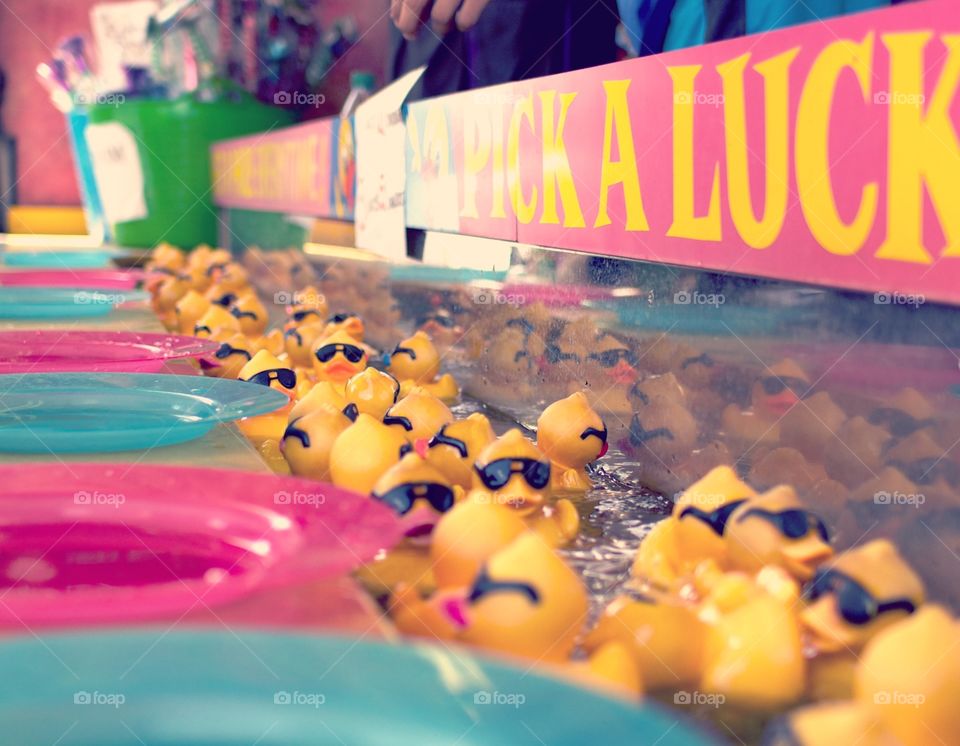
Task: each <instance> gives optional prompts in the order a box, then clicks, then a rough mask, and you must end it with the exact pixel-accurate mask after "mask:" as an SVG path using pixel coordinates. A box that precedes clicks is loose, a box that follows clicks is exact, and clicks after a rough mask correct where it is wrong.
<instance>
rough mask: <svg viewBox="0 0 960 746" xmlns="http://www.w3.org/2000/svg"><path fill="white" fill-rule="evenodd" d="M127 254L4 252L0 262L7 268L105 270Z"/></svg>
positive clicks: (50, 250)
mask: <svg viewBox="0 0 960 746" xmlns="http://www.w3.org/2000/svg"><path fill="white" fill-rule="evenodd" d="M126 253H127V252H124V251H118V250H115V249H114V250H111V249H95V250H91V251H88V250H77V249H74V250H70V249H64V250H62V251H58V250H56V249H44V250H43V251H20V250H18V251H10V250H7V251H5V252H3V254H2V256H0V261H2V262H3V264H4V265H6V266H7V267H21V268H25V269H26V268H29V269H103V268H105V267H110V266H111V262H112V261H113V260H114V259H115V258H117V257H121V256H124V255H125V254H126Z"/></svg>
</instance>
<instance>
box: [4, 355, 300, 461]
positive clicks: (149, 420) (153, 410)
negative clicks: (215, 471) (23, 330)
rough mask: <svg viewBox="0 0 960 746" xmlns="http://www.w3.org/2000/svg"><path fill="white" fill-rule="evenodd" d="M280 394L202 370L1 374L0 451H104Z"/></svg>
mask: <svg viewBox="0 0 960 746" xmlns="http://www.w3.org/2000/svg"><path fill="white" fill-rule="evenodd" d="M287 401H289V400H288V399H287V397H286V396H284V395H283V394H282V393H280V392H279V391H274V390H273V389H270V388H268V387H266V386H260V385H258V384H255V383H247V382H245V381H234V380H228V379H221V378H204V377H203V376H176V375H154V374H150V373H31V374H28V375H16V374H7V375H0V451H6V452H8V453H51V452H52V453H105V452H110V451H130V450H138V449H141V448H154V447H156V446H165V445H172V444H174V443H183V442H184V441H187V440H193V439H194V438H199V437H201V436H203V435H205V434H206V433H207V432H209V431H210V429H211V428H213V426H214V425H216V424H217V423H218V422H226V421H230V420H237V419H240V418H241V417H250V416H253V415H258V414H264V413H266V412H272V411H274V410H276V409H279V408H280V407H282V406H283V405H284V404H286V403H287Z"/></svg>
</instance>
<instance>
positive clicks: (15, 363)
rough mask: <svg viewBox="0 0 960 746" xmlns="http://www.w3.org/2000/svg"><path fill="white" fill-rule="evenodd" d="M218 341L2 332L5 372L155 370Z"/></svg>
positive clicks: (0, 356)
mask: <svg viewBox="0 0 960 746" xmlns="http://www.w3.org/2000/svg"><path fill="white" fill-rule="evenodd" d="M218 346H219V344H218V343H217V342H214V341H213V340H209V339H197V338H196V337H180V336H173V335H169V334H140V333H138V332H96V331H69V332H64V331H58V330H56V329H43V330H40V329H32V330H31V329H24V330H14V331H7V332H0V373H41V372H43V373H65V372H71V371H80V372H97V373H102V372H110V371H116V372H125V373H156V372H158V371H160V370H161V369H162V368H163V366H164V363H166V362H168V361H170V360H178V359H181V358H189V357H202V356H204V355H210V354H212V353H213V352H214V351H215V350H216V349H217V347H218Z"/></svg>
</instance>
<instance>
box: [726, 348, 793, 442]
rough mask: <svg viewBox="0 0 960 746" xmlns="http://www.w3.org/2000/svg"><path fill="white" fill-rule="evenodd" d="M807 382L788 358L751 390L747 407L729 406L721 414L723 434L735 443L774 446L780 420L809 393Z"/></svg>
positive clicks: (762, 377)
mask: <svg viewBox="0 0 960 746" xmlns="http://www.w3.org/2000/svg"><path fill="white" fill-rule="evenodd" d="M809 389H810V379H809V377H808V376H807V374H806V372H804V370H803V368H801V367H800V366H799V365H797V363H796V362H794V361H793V360H791V359H790V358H786V359H784V360H781V361H780V362H778V363H777V364H775V365H774V366H772V367H771V368H769V369H767V370H765V371H764V373H763V375H761V376H760V377H759V378H758V379H757V380H756V381H755V382H754V384H753V386H752V387H751V389H750V407H749V408H748V409H746V410H742V409H740V407H738V406H737V405H736V404H730V405H728V406H727V407H726V409H724V410H723V415H722V424H723V430H724V432H725V433H726V434H727V435H728V436H729V437H731V438H734V439H735V440H737V441H742V442H747V443H750V444H764V445H775V444H776V443H779V441H780V419H781V418H782V417H783V416H784V415H785V414H786V413H787V412H788V411H790V410H791V409H792V408H793V407H794V406H796V404H797V402H798V401H800V399H801V398H802V397H803V396H804V395H805V394H806V393H807V392H808V391H809Z"/></svg>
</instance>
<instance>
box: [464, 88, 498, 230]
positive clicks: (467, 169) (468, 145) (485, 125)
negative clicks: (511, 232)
mask: <svg viewBox="0 0 960 746" xmlns="http://www.w3.org/2000/svg"><path fill="white" fill-rule="evenodd" d="M490 140H491V136H490V110H489V109H487V108H483V107H473V106H467V107H464V111H463V151H464V152H463V208H462V209H461V210H460V216H461V217H464V218H479V217H480V213H479V211H478V210H477V177H478V176H479V175H480V174H481V173H482V172H483V170H484V169H485V168H486V167H487V164H488V163H489V162H490V145H491V143H490Z"/></svg>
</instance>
